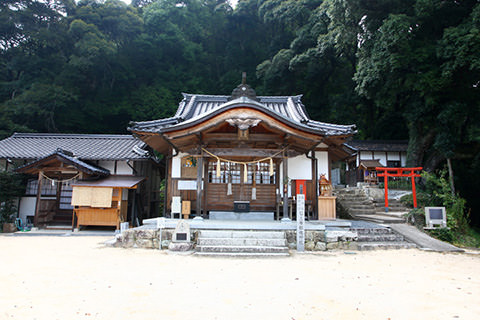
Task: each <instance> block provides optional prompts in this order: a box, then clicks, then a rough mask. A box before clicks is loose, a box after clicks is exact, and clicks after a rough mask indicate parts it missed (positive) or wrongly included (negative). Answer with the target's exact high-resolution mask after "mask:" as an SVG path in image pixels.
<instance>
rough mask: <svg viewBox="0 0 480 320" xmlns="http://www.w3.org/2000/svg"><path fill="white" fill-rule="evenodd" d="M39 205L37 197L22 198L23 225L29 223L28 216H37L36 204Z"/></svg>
mask: <svg viewBox="0 0 480 320" xmlns="http://www.w3.org/2000/svg"><path fill="white" fill-rule="evenodd" d="M36 203H37V198H36V197H22V198H20V205H19V212H18V214H19V216H20V219H22V222H23V223H26V222H27V216H34V215H35V204H36Z"/></svg>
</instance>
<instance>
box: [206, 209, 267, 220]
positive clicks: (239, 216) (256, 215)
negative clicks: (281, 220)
mask: <svg viewBox="0 0 480 320" xmlns="http://www.w3.org/2000/svg"><path fill="white" fill-rule="evenodd" d="M273 219H274V216H273V212H232V211H211V212H210V220H246V221H252V220H254V221H273Z"/></svg>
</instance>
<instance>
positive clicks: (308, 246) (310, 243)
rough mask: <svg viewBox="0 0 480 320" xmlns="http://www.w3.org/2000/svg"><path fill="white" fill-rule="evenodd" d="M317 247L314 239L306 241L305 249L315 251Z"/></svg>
mask: <svg viewBox="0 0 480 320" xmlns="http://www.w3.org/2000/svg"><path fill="white" fill-rule="evenodd" d="M313 249H315V242H313V241H306V242H305V250H306V251H313Z"/></svg>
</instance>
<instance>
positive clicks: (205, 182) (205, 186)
mask: <svg viewBox="0 0 480 320" xmlns="http://www.w3.org/2000/svg"><path fill="white" fill-rule="evenodd" d="M202 162H203V172H205V179H204V180H203V193H202V196H203V199H202V210H203V215H205V216H206V215H207V193H208V160H207V159H205V161H202Z"/></svg>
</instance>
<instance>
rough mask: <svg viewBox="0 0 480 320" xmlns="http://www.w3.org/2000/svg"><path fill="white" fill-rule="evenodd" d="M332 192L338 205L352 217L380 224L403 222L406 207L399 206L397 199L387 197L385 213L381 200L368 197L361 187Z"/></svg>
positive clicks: (406, 210)
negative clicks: (387, 207) (387, 206)
mask: <svg viewBox="0 0 480 320" xmlns="http://www.w3.org/2000/svg"><path fill="white" fill-rule="evenodd" d="M334 194H335V195H336V196H337V203H338V205H339V206H340V207H341V208H342V209H343V210H344V211H346V212H347V213H348V215H349V216H350V217H351V218H352V219H358V220H365V221H370V222H375V223H382V224H389V223H404V222H405V219H404V218H403V217H402V215H403V214H405V213H406V212H408V209H405V208H403V207H400V206H401V203H400V202H398V201H397V200H394V199H391V200H390V199H389V212H388V213H387V212H385V207H384V203H383V200H372V199H370V198H369V197H368V196H367V195H366V194H365V191H364V190H363V189H361V188H344V189H336V190H335V192H334ZM400 208H401V209H400ZM397 210H402V211H397Z"/></svg>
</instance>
